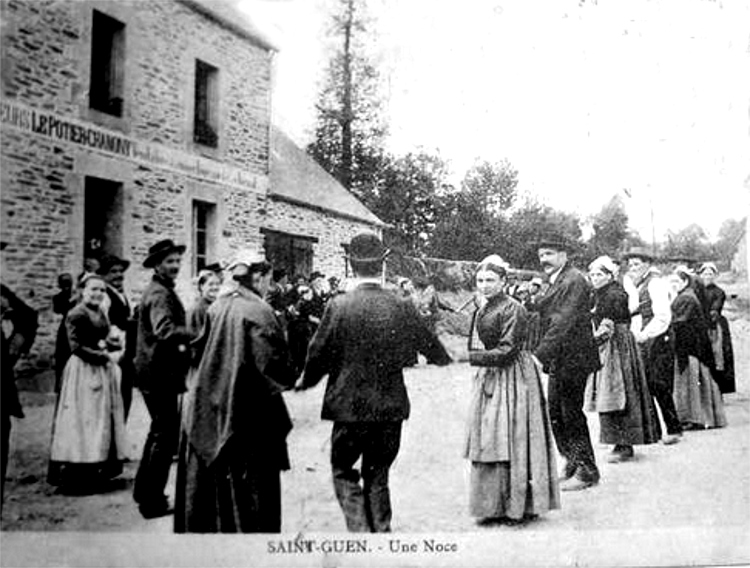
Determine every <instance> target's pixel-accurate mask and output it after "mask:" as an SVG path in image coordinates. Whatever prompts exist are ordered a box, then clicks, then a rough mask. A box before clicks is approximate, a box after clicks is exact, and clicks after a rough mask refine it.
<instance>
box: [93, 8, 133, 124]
mask: <svg viewBox="0 0 750 568" xmlns="http://www.w3.org/2000/svg"><path fill="white" fill-rule="evenodd" d="M124 71H125V24H123V23H122V22H120V21H118V20H115V19H114V18H111V17H109V16H107V15H105V14H102V13H101V12H99V11H97V10H94V18H93V23H92V27H91V84H90V87H89V106H90V107H91V108H93V109H96V110H98V111H101V112H106V113H107V114H111V115H113V116H122V99H123V83H124Z"/></svg>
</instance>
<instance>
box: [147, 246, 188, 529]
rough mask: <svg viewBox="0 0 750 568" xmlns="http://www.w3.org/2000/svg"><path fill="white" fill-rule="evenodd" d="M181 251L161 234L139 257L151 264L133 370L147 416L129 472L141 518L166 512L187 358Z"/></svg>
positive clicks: (152, 516) (169, 509) (167, 509)
mask: <svg viewBox="0 0 750 568" xmlns="http://www.w3.org/2000/svg"><path fill="white" fill-rule="evenodd" d="M184 252H185V246H184V245H176V244H175V243H174V242H173V241H172V240H171V239H164V240H162V241H159V242H157V243H156V244H154V245H153V246H152V247H151V248H150V249H149V251H148V256H147V257H146V260H144V261H143V266H144V268H152V269H153V270H154V275H153V278H152V280H151V283H150V284H149V285H148V287H147V288H146V290H145V291H144V292H143V296H142V297H141V303H140V308H139V315H138V325H137V329H138V331H137V336H136V352H135V369H136V386H137V387H138V388H139V389H140V391H141V393H143V400H144V402H145V403H146V408H147V409H148V413H149V414H150V415H151V429H150V430H149V433H148V437H147V438H146V445H145V446H144V448H143V457H142V458H141V463H140V466H139V467H138V473H137V475H136V477H135V486H134V487H133V499H135V501H136V503H138V508H139V510H140V512H141V514H142V515H143V516H144V517H145V518H155V517H160V516H163V515H167V514H169V513H171V512H172V508H171V507H170V505H169V501H168V499H167V496H166V495H165V494H164V489H165V487H166V485H167V478H168V477H169V468H170V466H171V465H172V459H173V457H174V455H175V452H176V451H177V438H178V428H179V414H178V403H177V397H178V395H179V394H180V393H181V392H183V391H184V390H185V376H186V374H187V369H188V366H189V363H190V361H189V350H188V343H189V341H190V339H191V336H190V333H189V332H188V329H187V327H186V322H185V308H184V307H183V306H182V302H181V301H180V298H179V297H178V296H177V293H176V292H175V290H174V286H175V280H176V279H177V275H178V274H179V272H180V265H181V264H182V254H183V253H184Z"/></svg>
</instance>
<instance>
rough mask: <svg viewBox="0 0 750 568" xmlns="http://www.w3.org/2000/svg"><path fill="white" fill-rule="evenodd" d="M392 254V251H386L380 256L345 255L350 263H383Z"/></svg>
mask: <svg viewBox="0 0 750 568" xmlns="http://www.w3.org/2000/svg"><path fill="white" fill-rule="evenodd" d="M389 254H391V249H385V250H384V251H383V252H382V254H381V255H380V256H364V257H363V256H352V255H351V254H347V255H344V258H346V259H347V260H348V261H350V262H364V263H367V262H383V261H384V260H385V259H386V258H387V257H388V255H389Z"/></svg>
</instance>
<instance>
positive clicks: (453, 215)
mask: <svg viewBox="0 0 750 568" xmlns="http://www.w3.org/2000/svg"><path fill="white" fill-rule="evenodd" d="M517 185H518V172H517V171H516V170H515V169H513V167H512V166H511V165H510V164H509V163H508V162H507V161H505V160H504V161H501V162H498V163H491V162H487V161H482V162H477V163H476V164H474V166H472V168H470V169H469V170H468V171H467V172H466V175H465V176H464V179H463V181H462V183H461V190H460V191H456V190H455V189H454V190H449V191H445V192H444V193H443V194H442V199H441V202H440V208H439V213H440V214H439V220H438V222H437V224H436V226H435V230H434V232H433V235H432V239H431V243H430V254H432V255H433V256H437V257H439V258H447V259H451V260H481V259H482V258H484V257H485V256H487V255H488V254H491V253H494V252H497V249H498V246H500V245H501V243H502V235H503V233H504V232H505V230H504V227H505V225H506V219H505V216H504V215H505V211H506V210H507V209H508V208H509V207H510V206H511V205H512V204H513V202H514V200H515V198H516V186H517Z"/></svg>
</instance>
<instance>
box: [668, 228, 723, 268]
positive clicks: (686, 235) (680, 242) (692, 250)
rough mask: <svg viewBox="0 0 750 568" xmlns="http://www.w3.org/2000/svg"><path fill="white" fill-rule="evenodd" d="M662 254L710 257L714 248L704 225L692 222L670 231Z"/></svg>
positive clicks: (679, 257) (679, 256) (677, 257)
mask: <svg viewBox="0 0 750 568" xmlns="http://www.w3.org/2000/svg"><path fill="white" fill-rule="evenodd" d="M662 254H663V255H664V256H665V257H667V258H672V259H691V260H702V259H706V258H710V257H711V256H713V255H712V249H711V246H710V243H709V242H708V237H707V236H706V232H705V231H704V230H703V227H701V226H700V225H698V224H697V223H692V224H690V225H688V226H687V227H685V228H683V229H681V230H679V231H676V232H674V231H668V232H667V241H666V243H665V244H664V248H663V251H662Z"/></svg>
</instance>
